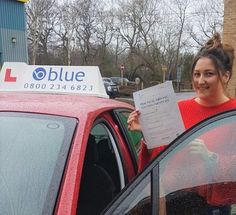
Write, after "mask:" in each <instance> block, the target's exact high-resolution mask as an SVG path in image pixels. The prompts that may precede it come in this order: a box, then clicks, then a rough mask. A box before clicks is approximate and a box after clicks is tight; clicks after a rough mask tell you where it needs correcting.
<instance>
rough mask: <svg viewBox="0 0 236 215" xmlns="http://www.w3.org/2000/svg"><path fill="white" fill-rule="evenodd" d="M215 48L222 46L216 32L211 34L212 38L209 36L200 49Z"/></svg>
mask: <svg viewBox="0 0 236 215" xmlns="http://www.w3.org/2000/svg"><path fill="white" fill-rule="evenodd" d="M215 48H223V45H222V43H221V36H220V34H219V33H218V32H216V33H214V34H213V36H212V38H210V39H209V40H208V41H207V42H206V44H205V45H204V46H203V47H202V48H201V50H204V49H215Z"/></svg>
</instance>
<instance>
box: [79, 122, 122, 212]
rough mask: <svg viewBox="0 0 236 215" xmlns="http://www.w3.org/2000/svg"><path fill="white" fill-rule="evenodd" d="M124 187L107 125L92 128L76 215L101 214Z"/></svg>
mask: <svg viewBox="0 0 236 215" xmlns="http://www.w3.org/2000/svg"><path fill="white" fill-rule="evenodd" d="M124 186H125V178H124V172H123V167H122V163H121V158H120V155H119V153H118V149H117V146H116V143H115V140H114V137H113V135H112V133H111V132H110V130H109V128H108V126H107V125H106V123H104V122H99V123H97V124H95V125H94V126H93V128H92V130H91V132H90V136H89V140H88V143H87V149H86V155H85V161H84V166H83V173H82V179H81V186H80V189H81V190H80V194H79V202H78V203H79V204H78V205H79V207H78V211H77V214H99V213H100V212H101V211H102V210H103V209H104V208H105V207H106V206H107V204H108V203H110V202H111V201H112V199H113V198H114V197H115V196H116V195H117V193H119V192H120V191H121V189H122V188H124ZM91 205H92V207H91Z"/></svg>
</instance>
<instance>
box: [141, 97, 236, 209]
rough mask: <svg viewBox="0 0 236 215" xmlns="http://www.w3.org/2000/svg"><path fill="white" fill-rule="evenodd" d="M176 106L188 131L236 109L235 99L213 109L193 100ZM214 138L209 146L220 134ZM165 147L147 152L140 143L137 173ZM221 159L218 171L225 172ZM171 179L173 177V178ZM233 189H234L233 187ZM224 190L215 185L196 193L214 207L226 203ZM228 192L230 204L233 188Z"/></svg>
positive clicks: (223, 162)
mask: <svg viewBox="0 0 236 215" xmlns="http://www.w3.org/2000/svg"><path fill="white" fill-rule="evenodd" d="M178 105H179V109H180V112H181V116H182V119H183V122H184V125H185V128H186V129H188V128H190V127H192V126H193V125H195V124H196V123H198V122H200V121H202V120H204V119H206V118H208V117H210V116H213V115H215V114H217V113H220V112H223V111H226V110H230V109H234V108H236V99H230V100H229V101H227V102H225V103H223V104H221V105H217V106H213V107H205V106H201V105H199V104H198V103H197V102H196V101H195V100H194V99H189V100H184V101H180V102H179V103H178ZM208 136H209V135H208ZM216 136H218V137H216ZM216 136H215V135H214V137H213V139H212V143H213V144H211V145H214V143H216V142H217V141H216V139H220V138H221V135H220V134H218V135H216ZM211 138H212V137H211ZM219 141H220V140H219ZM209 142H211V141H209ZM221 142H222V141H221ZM221 145H222V144H221ZM165 147H166V146H165V145H163V146H160V147H157V148H154V149H152V150H149V151H148V149H147V147H146V144H145V142H144V141H142V143H141V152H140V155H139V171H141V170H142V169H143V168H144V167H145V166H146V165H147V164H148V163H149V162H150V161H151V160H152V159H153V158H154V157H156V156H157V155H158V154H159V153H160V152H161V151H162V150H163V149H165ZM214 148H216V149H217V146H216V145H215V146H214ZM218 148H219V147H218ZM209 150H211V149H209ZM223 159H224V158H223V156H222V158H220V161H219V165H220V164H222V168H221V167H220V169H222V171H223V170H224V169H225V170H227V168H225V167H224V166H223V165H224V164H226V162H227V161H225V160H224V161H223ZM221 161H222V162H221ZM231 161H232V160H231ZM180 163H181V162H180ZM199 163H200V162H199ZM177 165H178V164H177ZM199 165H200V164H199ZM173 177H175V176H173ZM175 179H177V178H175ZM170 180H171V179H170ZM173 180H174V178H173ZM168 181H169V180H168ZM232 187H233V185H232V186H231V185H230V188H232ZM234 187H235V185H234ZM224 189H226V187H225V186H224V188H223V187H222V185H220V184H218V185H217V184H216V185H212V186H201V187H200V188H199V189H197V190H196V191H197V192H198V193H199V194H200V195H202V196H204V197H205V198H206V199H207V202H208V203H210V204H215V205H221V204H225V203H226V202H225V200H226V199H225V194H224V195H223V193H222V190H224ZM230 190H231V191H229V190H228V189H227V192H226V193H227V196H228V197H226V198H227V199H228V200H229V201H230V202H232V201H234V199H232V197H233V196H236V195H235V192H236V190H235V188H234V189H230ZM234 191H235V192H234ZM235 201H236V199H235ZM230 202H228V203H230Z"/></svg>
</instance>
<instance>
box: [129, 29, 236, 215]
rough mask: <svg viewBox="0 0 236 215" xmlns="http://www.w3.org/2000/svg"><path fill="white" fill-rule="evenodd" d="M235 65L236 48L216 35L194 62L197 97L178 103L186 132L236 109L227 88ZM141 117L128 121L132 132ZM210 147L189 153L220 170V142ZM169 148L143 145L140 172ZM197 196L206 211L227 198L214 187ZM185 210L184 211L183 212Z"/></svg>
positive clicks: (197, 143)
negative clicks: (201, 122)
mask: <svg viewBox="0 0 236 215" xmlns="http://www.w3.org/2000/svg"><path fill="white" fill-rule="evenodd" d="M232 65H233V48H231V47H230V46H228V45H223V44H222V43H221V38H220V35H219V34H218V33H216V34H214V35H213V37H212V38H211V39H210V40H209V41H208V42H207V43H206V44H205V46H204V47H202V48H201V49H200V51H199V52H198V54H197V55H196V57H195V58H194V60H193V64H192V69H191V74H192V84H193V88H194V90H195V92H196V97H194V98H192V99H187V100H183V101H180V102H178V106H179V109H180V112H181V116H182V120H183V122H184V126H185V128H186V129H189V128H191V127H192V126H194V125H195V124H197V123H199V122H200V121H202V120H204V119H206V118H208V117H210V116H213V115H215V114H217V113H221V112H223V111H226V110H231V109H235V108H236V99H232V98H230V97H229V96H228V94H227V92H226V86H227V84H228V82H229V80H230V78H231V75H232ZM139 115H140V113H139V111H138V110H136V111H133V112H132V113H131V114H130V116H129V118H128V121H127V122H128V124H129V129H130V130H136V131H137V130H138V131H140V130H141V129H142V128H141V125H140V123H139ZM208 144H209V141H208V140H207V139H199V140H194V141H193V143H192V144H191V147H190V151H189V153H190V154H191V153H192V154H194V155H195V156H196V157H199V159H200V160H204V162H207V163H209V164H212V162H214V164H215V165H216V168H217V167H218V165H220V162H221V159H222V153H221V152H220V153H219V151H217V149H218V147H219V146H218V145H217V142H216V141H215V142H214V145H213V146H212V148H209V147H208ZM225 144H228V142H227V141H226V142H225ZM159 145H161V144H159ZM165 147H166V146H165V145H162V146H160V147H157V148H153V149H151V150H148V149H147V147H146V144H145V142H144V141H142V145H141V152H140V154H139V170H142V169H143V168H144V167H145V166H146V165H147V164H148V163H149V162H150V161H151V160H152V159H153V158H154V157H155V156H157V155H158V154H159V153H160V152H161V151H162V150H163V149H164V148H165ZM218 162H219V163H218ZM229 189H230V188H229ZM194 192H195V194H196V195H199V196H201V198H202V197H203V200H204V201H205V205H206V207H208V204H209V205H211V204H212V205H215V206H219V205H218V204H217V203H216V202H221V200H222V199H223V198H224V194H223V193H220V194H219V193H217V192H216V193H217V195H216V194H214V192H215V188H214V187H212V190H211V194H209V192H207V191H206V190H194ZM221 198H222V199H221ZM195 200H196V199H195ZM193 201H194V199H193ZM219 204H221V203H219ZM168 207H169V208H171V207H172V205H168ZM174 207H176V206H174ZM186 207H188V206H186ZM181 210H182V211H183V210H184V209H183V208H181ZM181 210H180V211H181ZM186 210H187V209H186ZM175 214H177V213H175ZM181 214H183V213H181ZM188 214H190V213H188ZM224 214H227V213H224Z"/></svg>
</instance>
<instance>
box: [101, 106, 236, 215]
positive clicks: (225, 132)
mask: <svg viewBox="0 0 236 215" xmlns="http://www.w3.org/2000/svg"><path fill="white" fill-rule="evenodd" d="M103 214H106V215H108V214H109V215H110V214H112V215H114V214H152V215H154V214H168V215H169V214H175V215H178V214H181V215H183V214H188V215H191V214H224V215H225V214H231V215H232V214H236V110H232V111H227V112H224V113H221V114H218V115H216V116H213V117H211V118H208V119H206V120H204V121H202V122H201V123H199V124H197V125H195V126H194V127H192V128H191V129H189V130H187V131H186V132H184V133H183V134H182V135H181V136H179V137H178V138H177V139H176V140H174V141H173V142H172V143H171V144H170V145H169V146H168V147H167V148H166V149H165V150H164V151H163V152H162V153H161V154H160V155H159V156H157V157H156V158H155V159H154V160H153V161H152V162H151V163H150V164H149V165H148V166H147V167H146V168H145V169H144V170H143V171H142V172H141V173H140V174H139V175H138V176H137V177H136V178H135V180H133V182H132V183H130V184H129V185H128V186H127V187H126V188H125V189H124V190H123V192H121V193H120V195H119V196H118V197H117V198H116V199H115V200H114V201H113V202H112V203H111V204H110V205H109V206H108V207H107V208H106V209H105V210H104V211H103Z"/></svg>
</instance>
